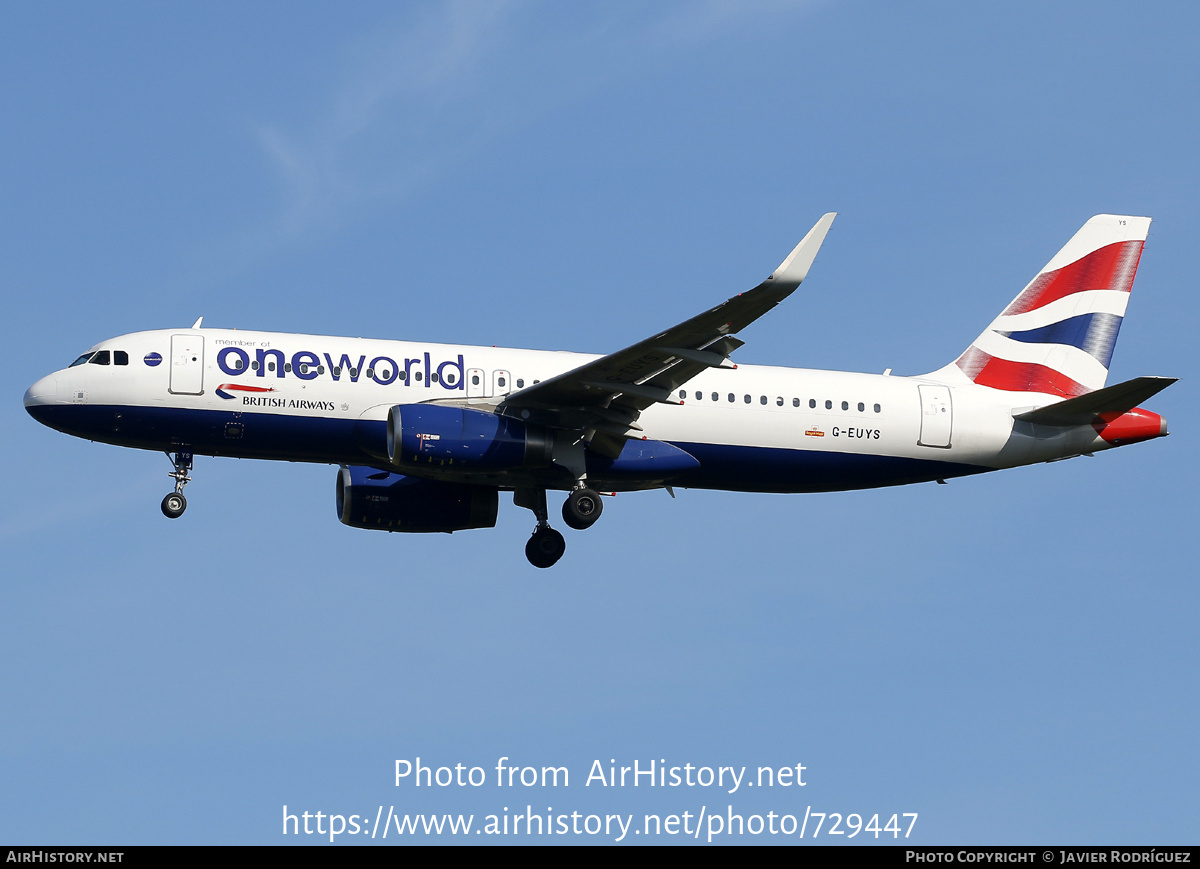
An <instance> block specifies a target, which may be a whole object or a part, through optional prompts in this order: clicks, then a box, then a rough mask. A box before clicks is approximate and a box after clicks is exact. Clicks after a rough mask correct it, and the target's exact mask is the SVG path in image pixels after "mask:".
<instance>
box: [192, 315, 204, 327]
mask: <svg viewBox="0 0 1200 869" xmlns="http://www.w3.org/2000/svg"><path fill="white" fill-rule="evenodd" d="M203 322H204V318H203V317H200V318H199V319H198V320H196V322H195V323H193V324H192V328H193V329H199V328H200V324H201V323H203Z"/></svg>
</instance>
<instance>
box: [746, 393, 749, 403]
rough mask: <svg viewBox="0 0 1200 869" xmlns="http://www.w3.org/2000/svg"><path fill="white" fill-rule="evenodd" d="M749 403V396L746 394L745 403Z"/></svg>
mask: <svg viewBox="0 0 1200 869" xmlns="http://www.w3.org/2000/svg"><path fill="white" fill-rule="evenodd" d="M749 403H750V396H748V395H747V396H746V404H749Z"/></svg>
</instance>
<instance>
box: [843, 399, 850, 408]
mask: <svg viewBox="0 0 1200 869" xmlns="http://www.w3.org/2000/svg"><path fill="white" fill-rule="evenodd" d="M849 409H850V402H848V401H843V402H842V410H849Z"/></svg>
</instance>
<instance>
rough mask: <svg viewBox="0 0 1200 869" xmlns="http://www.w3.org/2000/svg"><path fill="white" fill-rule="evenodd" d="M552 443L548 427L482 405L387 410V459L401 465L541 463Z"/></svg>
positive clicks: (488, 467) (499, 467) (482, 467)
mask: <svg viewBox="0 0 1200 869" xmlns="http://www.w3.org/2000/svg"><path fill="white" fill-rule="evenodd" d="M552 445H553V439H552V437H551V435H550V433H549V432H547V431H546V430H545V429H544V428H542V427H540V426H535V425H528V424H526V423H524V422H522V421H521V420H517V419H509V418H508V417H504V416H499V415H498V414H494V413H489V412H486V411H482V410H470V409H469V408H464V407H448V406H446V405H438V404H398V405H396V406H395V407H393V408H392V409H391V410H389V411H388V421H387V449H388V459H389V460H390V461H391V463H392V464H393V465H395V466H396V467H399V468H405V467H408V468H414V469H419V468H422V467H428V466H429V465H435V466H443V467H444V466H451V467H454V468H460V469H462V470H464V471H507V470H511V469H513V468H540V467H546V466H548V465H549V464H550V461H551V450H552Z"/></svg>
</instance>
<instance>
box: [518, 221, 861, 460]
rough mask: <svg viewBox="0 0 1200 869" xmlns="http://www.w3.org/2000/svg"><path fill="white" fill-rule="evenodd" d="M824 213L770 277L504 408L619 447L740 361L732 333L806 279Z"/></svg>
mask: <svg viewBox="0 0 1200 869" xmlns="http://www.w3.org/2000/svg"><path fill="white" fill-rule="evenodd" d="M836 216H837V215H836V214H835V213H834V212H830V213H829V214H826V215H824V216H823V217H822V218H821V219H820V220H818V221H817V223H816V225H815V226H813V228H812V229H810V230H809V231H808V234H807V235H806V236H804V238H803V239H802V240H801V241H800V243H799V244H798V245H796V247H795V249H793V250H792V252H791V253H790V254H788V257H787V259H785V260H784V261H783V262H782V263H780V264H779V268H777V269H775V271H774V273H773V274H771V276H770V277H768V278H767V279H766V280H765V281H763V282H762V283H761V284H759V285H758V286H757V287H755V288H754V289H752V290H749V291H748V292H745V293H740V294H739V295H736V296H734V297H733V298H732V299H729V300H727V301H725V302H722V303H721V304H719V305H717V306H716V307H715V308H712V309H710V310H708V311H705V312H704V313H702V314H699V315H697V316H695V317H692V318H691V319H690V320H685V321H684V322H682V323H680V324H679V325H678V326H672V327H671V328H670V329H667V330H666V331H664V332H659V333H658V334H656V335H653V336H652V337H650V338H647V339H646V340H644V341H639V342H638V343H637V344H634V345H632V346H631V347H626V348H625V349H624V350H619V351H617V352H616V353H610V354H609V355H608V356H604V357H601V358H600V359H596V360H595V361H592V362H588V363H587V364H585V365H581V366H579V367H578V368H575V369H572V370H571V371H568V372H566V373H564V374H560V375H558V376H556V377H552V378H550V379H548V380H543V381H542V382H541V383H538V384H535V385H534V386H530V387H527V388H525V389H522V390H520V391H519V392H515V393H513V394H512V395H510V396H508V398H507V399H505V400H504V401H503V402H502V403H501V404H500V406H499V408H498V411H499V412H500V413H502V414H504V415H506V416H513V417H517V418H520V419H527V420H529V421H531V422H538V423H541V424H543V425H549V426H552V427H555V428H567V429H581V430H584V431H587V430H591V431H594V432H595V433H596V436H594V437H593V438H592V447H593V448H594V449H600V450H601V451H602V452H605V451H611V450H612V449H613V448H615V449H616V451H618V452H619V451H620V446H621V443H622V440H623V439H624V438H626V437H632V436H634V435H635V433H636V432H637V431H640V430H641V429H640V427H639V426H638V425H637V418H638V416H639V415H640V414H641V412H642V411H643V410H645V409H646V408H647V407H649V406H650V405H652V404H655V403H656V402H662V403H665V404H679V402H678V401H677V400H675V399H673V398H672V397H671V396H672V393H673V392H674V391H675V390H676V389H678V388H679V387H680V386H682V385H683V384H684V383H687V382H688V381H689V380H691V379H692V378H693V377H695V376H696V375H697V374H699V373H700V372H701V371H704V370H705V369H706V368H733V367H735V366H734V365H733V364H732V363H730V362H729V354H730V353H732V352H733V351H734V350H736V349H737V348H738V347H741V346H742V345H743V344H744V343H745V342H743V341H740V340H738V339H737V338H735V337H733V334H734V333H735V332H738V331H740V330H742V329H744V328H745V327H746V326H748V325H750V324H751V323H753V322H754V321H755V320H757V319H758V318H759V317H761V316H762V315H763V314H765V313H767V311H769V310H771V309H772V308H774V307H775V306H776V305H778V304H779V303H780V302H782V301H783V300H784V299H786V298H787V297H788V296H789V295H791V293H792V292H793V291H794V290H795V289H796V287H798V286H800V282H801V281H803V280H804V278H805V277H806V276H807V275H808V270H809V268H810V267H811V266H812V263H813V260H814V259H815V258H816V256H817V251H818V250H820V248H821V243H822V242H823V241H824V240H825V235H826V233H828V232H829V227H830V225H831V224H832V223H833V219H834V217H836Z"/></svg>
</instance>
